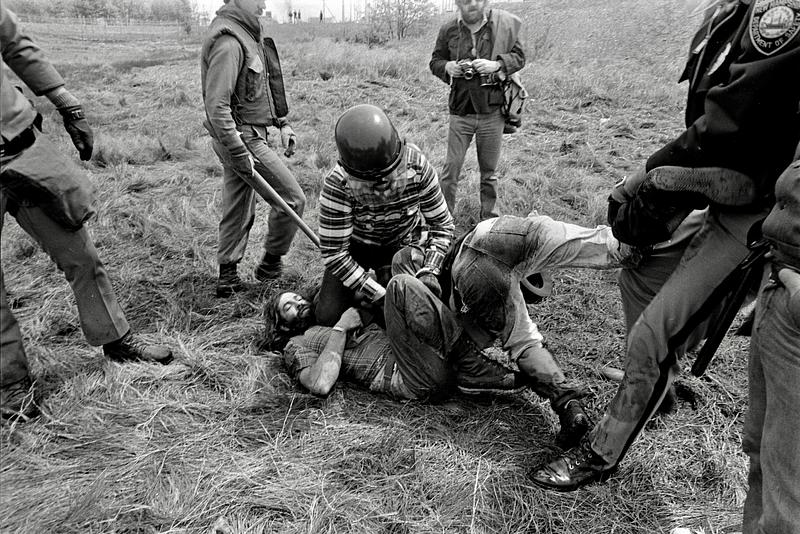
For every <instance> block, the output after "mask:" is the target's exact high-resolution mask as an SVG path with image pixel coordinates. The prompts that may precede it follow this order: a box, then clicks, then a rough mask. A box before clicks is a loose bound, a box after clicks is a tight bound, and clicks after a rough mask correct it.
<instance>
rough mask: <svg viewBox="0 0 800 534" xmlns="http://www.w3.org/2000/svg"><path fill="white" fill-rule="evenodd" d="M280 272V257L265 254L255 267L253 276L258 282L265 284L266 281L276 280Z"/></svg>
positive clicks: (281, 267) (281, 269)
mask: <svg viewBox="0 0 800 534" xmlns="http://www.w3.org/2000/svg"><path fill="white" fill-rule="evenodd" d="M282 272H283V266H282V264H281V257H280V256H274V255H272V254H270V253H269V252H265V253H264V257H262V258H261V263H259V264H258V267H256V272H255V276H256V280H258V281H259V282H266V281H268V280H277V279H278V278H280V277H281V274H282Z"/></svg>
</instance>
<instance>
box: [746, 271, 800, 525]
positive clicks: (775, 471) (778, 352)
mask: <svg viewBox="0 0 800 534" xmlns="http://www.w3.org/2000/svg"><path fill="white" fill-rule="evenodd" d="M775 279H776V277H775V276H774V275H773V278H772V280H771V281H770V282H768V283H767V284H765V285H764V287H763V288H762V289H761V292H760V294H759V298H758V301H757V304H756V319H755V323H754V325H753V334H752V339H751V340H750V361H749V373H748V374H749V389H750V402H749V408H748V412H747V420H746V421H745V426H744V432H743V434H742V447H743V448H744V451H745V453H747V455H748V456H749V457H750V474H749V476H748V483H749V485H750V489H749V491H748V492H747V499H746V500H745V503H744V521H743V529H742V530H743V533H744V534H797V533H798V532H800V416H798V407H800V324H798V323H797V322H796V320H795V319H794V318H793V317H792V315H791V313H790V312H789V310H788V302H789V292H788V291H787V290H786V288H785V287H784V286H783V285H782V284H780V283H776V282H775V281H774V280H775Z"/></svg>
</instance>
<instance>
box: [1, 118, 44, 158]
mask: <svg viewBox="0 0 800 534" xmlns="http://www.w3.org/2000/svg"><path fill="white" fill-rule="evenodd" d="M34 141H36V132H35V129H34V125H33V124H31V125H30V126H28V128H27V129H25V130H23V132H22V133H21V134H19V135H18V136H16V137H15V138H14V139H12V140H11V141H6V142H5V143H3V144H2V145H0V157H3V158H5V157H11V156H16V155H17V154H19V153H20V152H22V151H23V150H25V149H26V148H28V147H30V146H31V145H32V144H33V142H34Z"/></svg>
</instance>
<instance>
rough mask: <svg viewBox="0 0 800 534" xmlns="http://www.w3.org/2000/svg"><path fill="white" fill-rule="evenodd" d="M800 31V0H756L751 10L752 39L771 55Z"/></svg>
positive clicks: (760, 50) (758, 48) (756, 46)
mask: <svg viewBox="0 0 800 534" xmlns="http://www.w3.org/2000/svg"><path fill="white" fill-rule="evenodd" d="M798 32H800V0H754V2H753V9H752V11H751V12H750V41H751V42H752V43H753V46H754V47H755V48H756V50H758V51H759V52H761V53H762V54H764V55H766V56H771V55H772V54H774V53H775V52H777V51H778V50H780V49H781V48H783V47H784V46H786V44H788V43H789V42H790V41H791V40H792V39H794V38H795V37H796V36H797V34H798Z"/></svg>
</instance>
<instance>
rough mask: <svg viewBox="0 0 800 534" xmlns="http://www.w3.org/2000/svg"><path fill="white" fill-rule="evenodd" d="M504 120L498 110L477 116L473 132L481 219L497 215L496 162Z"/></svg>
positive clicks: (501, 142) (501, 140)
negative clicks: (479, 176)
mask: <svg viewBox="0 0 800 534" xmlns="http://www.w3.org/2000/svg"><path fill="white" fill-rule="evenodd" d="M504 124H505V121H504V119H503V116H502V114H501V113H500V110H497V111H495V112H493V113H487V114H483V115H479V116H478V126H477V130H476V132H475V150H476V152H477V153H478V168H479V169H480V174H481V184H480V201H481V213H480V216H481V220H485V219H491V218H492V217H497V216H499V213H498V212H497V210H496V209H495V204H496V203H497V177H496V176H495V171H496V170H497V163H498V162H499V161H500V153H501V150H502V145H503V126H504Z"/></svg>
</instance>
